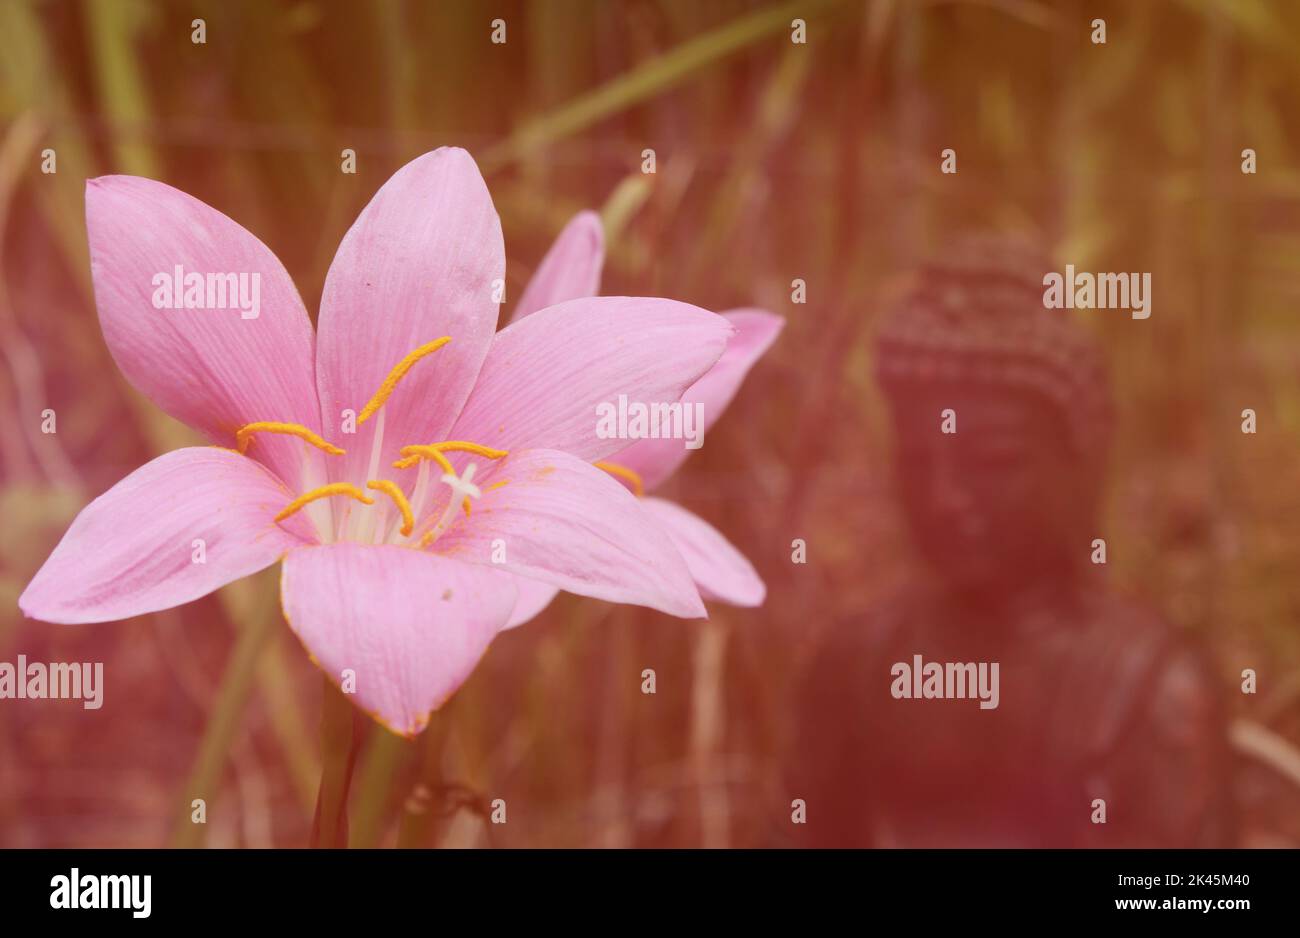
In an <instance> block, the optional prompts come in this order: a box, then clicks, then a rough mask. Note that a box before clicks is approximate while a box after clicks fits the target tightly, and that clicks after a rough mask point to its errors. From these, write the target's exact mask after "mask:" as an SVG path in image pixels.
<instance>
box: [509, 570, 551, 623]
mask: <svg viewBox="0 0 1300 938" xmlns="http://www.w3.org/2000/svg"><path fill="white" fill-rule="evenodd" d="M515 588H516V589H518V591H519V598H518V599H516V600H515V608H514V611H513V612H511V613H510V618H509V619H508V620H507V621H506V624H505V625H504V626H503V627H502V630H503V631H504V630H505V629H513V628H516V627H518V626H521V625H523V624H524V623H525V622H528V621H530V620H531V619H534V618H536V617H537V616H538V615H539V614H540V613H541V611H542V610H543V609H545V608H546V607H547V606H549V605H550V604H551V600H553V599H554V598H555V596H556V594H557V593H559V592H560V590H559V588H558V587H555V586H552V585H551V584H549V583H543V582H542V581H541V580H530V579H529V578H528V577H526V576H517V577H515Z"/></svg>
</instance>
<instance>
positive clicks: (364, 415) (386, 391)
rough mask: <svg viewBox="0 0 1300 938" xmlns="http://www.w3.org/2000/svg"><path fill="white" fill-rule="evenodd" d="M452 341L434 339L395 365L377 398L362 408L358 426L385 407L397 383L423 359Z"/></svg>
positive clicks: (358, 416)
mask: <svg viewBox="0 0 1300 938" xmlns="http://www.w3.org/2000/svg"><path fill="white" fill-rule="evenodd" d="M450 341H451V336H449V335H445V336H443V337H442V338H441V339H434V340H433V341H432V342H426V343H425V344H424V345H421V346H420V347H419V348H417V349H416V350H415V351H413V352H410V353H409V354H408V355H407V356H406V357H405V358H403V359H402V360H401V361H400V362H398V363H397V364H396V365H394V366H393V370H392V371H390V372H389V373H388V377H387V378H385V379H384V383H383V384H381V385H380V386H379V390H378V391H376V392H375V396H374V397H372V398H371V399H370V402H369V403H368V404H366V406H365V407H363V408H361V413H359V414H357V424H358V425H360V424H363V423H365V422H366V421H367V420H369V419H370V418H371V417H373V416H374V414H375V411H377V410H379V408H381V407H383V406H384V402H385V401H387V400H388V397H389V395H390V394H392V393H393V389H394V388H396V387H397V382H399V381H401V380H402V378H404V377H406V373H407V372H408V371H410V370H411V368H412V367H413V366H414V365H415V363H416V362H418V361H419V360H420V359H421V358H424V357H425V356H426V355H432V354H433V353H434V352H436V351H438V349H440V348H442V347H443V346H444V345H446V344H447V343H448V342H450Z"/></svg>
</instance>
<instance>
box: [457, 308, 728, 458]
mask: <svg viewBox="0 0 1300 938" xmlns="http://www.w3.org/2000/svg"><path fill="white" fill-rule="evenodd" d="M731 331H732V328H731V326H730V325H729V324H728V323H727V321H726V320H725V319H723V318H722V317H721V316H718V315H716V314H714V313H710V312H707V311H706V310H702V309H700V308H699V307H697V306H690V305H688V304H686V303H678V302H676V301H674V300H658V299H647V298H644V297H621V296H620V297H591V298H588V299H578V300H570V301H568V302H567V303H561V304H559V305H558V306H548V307H547V308H546V309H544V310H541V311H539V312H537V313H534V314H533V315H531V316H527V317H525V318H524V319H521V320H519V321H518V322H514V323H512V324H510V325H509V326H507V327H506V328H505V329H502V330H501V332H499V333H497V336H496V339H495V340H494V341H493V343H492V351H491V352H489V353H488V357H487V361H485V362H484V363H483V370H482V372H480V374H479V378H478V383H477V384H475V386H474V393H473V394H471V395H470V398H469V402H468V403H466V405H465V410H464V412H462V413H461V415H460V418H459V419H458V420H457V421H456V425H455V426H454V427H453V428H452V431H451V434H450V436H451V438H452V439H458V440H473V441H474V442H476V443H482V444H483V445H485V446H492V447H496V448H497V449H504V450H517V449H520V450H522V449H558V450H563V451H564V452H566V453H571V454H572V455H574V456H577V457H578V458H579V459H582V460H586V461H591V460H596V459H602V458H604V457H605V456H608V455H609V454H610V453H613V452H616V451H617V450H619V449H622V448H624V446H625V445H626V441H625V440H618V439H601V438H599V437H598V436H597V435H596V425H597V422H598V421H597V406H598V405H599V404H602V403H609V404H617V401H618V397H619V395H620V394H625V395H627V398H628V400H629V401H641V402H645V403H651V402H656V401H676V400H677V399H678V398H679V397H681V394H682V391H684V390H685V389H686V388H688V387H690V386H691V385H692V384H693V383H695V381H696V380H697V379H698V378H699V377H700V376H701V375H702V374H704V373H705V372H706V371H708V370H709V368H711V367H713V365H714V363H715V362H717V360H718V356H720V355H721V354H722V351H723V349H724V348H725V347H726V343H727V339H728V338H729V337H730V335H731ZM675 442H676V443H677V445H679V446H680V445H681V441H680V440H678V441H675Z"/></svg>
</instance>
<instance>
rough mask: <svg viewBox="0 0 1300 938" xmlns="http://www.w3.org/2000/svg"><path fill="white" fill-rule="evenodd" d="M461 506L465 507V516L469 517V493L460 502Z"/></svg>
mask: <svg viewBox="0 0 1300 938" xmlns="http://www.w3.org/2000/svg"><path fill="white" fill-rule="evenodd" d="M460 506H461V507H462V508H464V509H465V517H466V518H468V517H469V496H468V495H466V496H465V500H464V501H462V502H461V503H460Z"/></svg>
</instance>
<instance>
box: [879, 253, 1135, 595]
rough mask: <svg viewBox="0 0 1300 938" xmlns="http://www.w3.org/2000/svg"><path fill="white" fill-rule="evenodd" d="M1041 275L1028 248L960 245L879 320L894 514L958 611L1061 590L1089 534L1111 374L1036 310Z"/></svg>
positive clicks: (1041, 266) (1042, 263)
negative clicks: (898, 511) (961, 606)
mask: <svg viewBox="0 0 1300 938" xmlns="http://www.w3.org/2000/svg"><path fill="white" fill-rule="evenodd" d="M1051 269H1052V267H1051V265H1050V264H1049V262H1048V261H1047V259H1046V258H1045V257H1043V256H1041V255H1039V254H1038V253H1036V252H1035V251H1034V250H1032V249H1031V248H1029V247H1028V246H1027V245H1025V244H1024V243H1023V242H1020V241H1016V240H1012V239H1000V238H969V237H968V238H963V239H961V240H959V241H957V242H954V243H953V244H952V245H950V246H949V247H948V248H947V249H946V250H944V251H943V252H942V253H941V254H940V255H939V257H938V258H937V259H935V260H933V261H931V262H929V263H927V264H925V265H924V266H923V267H922V269H921V270H920V271H918V273H917V275H916V277H915V280H914V282H913V283H912V284H911V286H910V287H909V288H908V289H907V290H906V291H905V293H904V294H903V296H902V298H901V299H900V300H899V301H898V302H897V303H896V304H894V305H893V306H892V307H891V308H890V309H889V310H888V311H887V313H886V314H885V315H884V317H883V320H882V327H881V330H880V335H879V341H878V344H877V357H876V366H877V368H876V370H877V376H878V378H879V381H880V384H881V386H882V388H883V390H884V392H885V396H886V398H887V401H888V404H889V408H890V412H891V416H892V418H893V426H894V430H895V440H896V451H895V458H894V464H895V468H896V472H897V477H898V484H899V490H900V493H901V498H902V505H903V509H904V512H905V515H906V518H907V522H908V525H909V527H910V529H911V533H912V536H913V539H914V541H915V543H916V545H917V547H918V549H919V551H920V553H921V554H922V556H923V557H924V558H925V560H926V561H928V563H929V565H930V566H931V567H932V568H933V570H934V572H935V573H936V574H937V576H938V579H939V580H940V582H941V583H942V584H943V586H944V587H946V589H947V591H948V592H949V593H950V594H952V595H953V596H955V597H956V598H958V599H959V600H960V599H966V600H970V601H973V602H976V603H980V604H986V605H987V604H989V603H992V604H1002V603H1006V602H1009V601H1013V600H1014V599H1015V598H1016V596H1017V595H1018V594H1020V593H1021V592H1023V591H1025V590H1027V589H1030V588H1034V587H1041V586H1048V587H1054V586H1063V585H1068V584H1069V583H1071V582H1073V580H1074V576H1075V573H1076V572H1077V570H1078V569H1079V567H1080V565H1081V564H1086V563H1087V562H1088V558H1089V555H1090V551H1091V542H1092V539H1093V538H1094V537H1097V536H1099V533H1098V531H1097V528H1096V518H1097V514H1098V511H1099V501H1100V496H1101V493H1102V489H1103V481H1104V474H1105V463H1106V451H1107V448H1108V438H1109V435H1110V423H1111V419H1110V401H1109V393H1108V389H1107V378H1106V372H1105V367H1104V363H1103V361H1102V359H1101V357H1100V355H1099V354H1098V352H1097V350H1096V348H1095V347H1094V345H1093V344H1092V342H1091V341H1090V340H1089V338H1088V336H1087V335H1086V333H1085V332H1084V330H1083V328H1082V327H1081V326H1080V324H1079V323H1077V322H1076V321H1074V320H1073V319H1072V318H1071V317H1072V316H1073V315H1075V314H1074V313H1073V312H1072V311H1069V310H1061V309H1048V308H1046V307H1044V305H1043V286H1042V281H1043V276H1044V274H1045V273H1047V272H1048V271H1050V270H1051Z"/></svg>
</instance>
